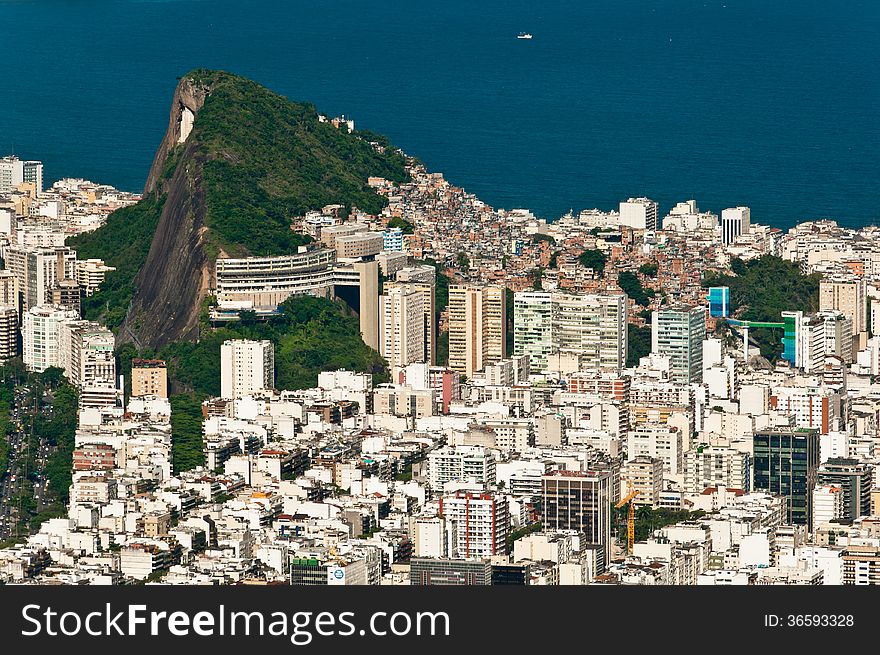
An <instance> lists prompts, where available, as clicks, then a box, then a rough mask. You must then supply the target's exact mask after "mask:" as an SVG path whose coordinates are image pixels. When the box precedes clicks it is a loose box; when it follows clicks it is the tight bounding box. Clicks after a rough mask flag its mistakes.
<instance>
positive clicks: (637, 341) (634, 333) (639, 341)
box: [626, 323, 651, 367]
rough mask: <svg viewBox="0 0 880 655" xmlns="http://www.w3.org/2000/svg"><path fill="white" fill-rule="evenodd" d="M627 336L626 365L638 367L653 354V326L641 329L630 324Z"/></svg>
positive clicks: (627, 328) (627, 327)
mask: <svg viewBox="0 0 880 655" xmlns="http://www.w3.org/2000/svg"><path fill="white" fill-rule="evenodd" d="M626 336H627V355H626V365H627V366H628V367H630V366H638V364H639V360H640V359H641V358H642V357H645V356H647V355H649V354H650V353H651V326H650V325H646V326H645V327H639V326H638V325H633V324H632V323H629V324H627V326H626Z"/></svg>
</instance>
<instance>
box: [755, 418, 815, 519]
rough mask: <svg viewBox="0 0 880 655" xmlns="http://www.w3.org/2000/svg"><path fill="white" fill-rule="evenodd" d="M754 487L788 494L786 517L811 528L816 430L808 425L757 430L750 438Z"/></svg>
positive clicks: (757, 489)
mask: <svg viewBox="0 0 880 655" xmlns="http://www.w3.org/2000/svg"><path fill="white" fill-rule="evenodd" d="M753 449H754V471H755V490H756V491H768V492H770V493H773V494H779V495H782V496H787V498H788V516H787V521H788V522H790V523H794V524H797V525H806V526H807V529H808V530H812V529H813V525H812V524H813V507H812V505H813V487H815V485H816V480H817V476H818V470H819V433H818V431H817V430H815V429H811V428H774V429H770V430H759V431H758V432H757V433H755V436H754V441H753Z"/></svg>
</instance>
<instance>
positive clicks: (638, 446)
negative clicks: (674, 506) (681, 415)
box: [626, 423, 685, 475]
mask: <svg viewBox="0 0 880 655" xmlns="http://www.w3.org/2000/svg"><path fill="white" fill-rule="evenodd" d="M684 447H685V440H684V436H683V435H682V433H681V430H679V429H678V428H675V427H672V426H669V425H665V424H661V423H644V424H642V425H639V426H637V427H636V428H634V429H631V430H630V431H629V433H628V434H627V435H626V452H627V457H628V458H629V459H635V458H637V457H642V456H647V457H656V458H658V459H660V460H662V461H663V473H664V474H666V475H678V474H679V473H683V472H684V470H683V469H684Z"/></svg>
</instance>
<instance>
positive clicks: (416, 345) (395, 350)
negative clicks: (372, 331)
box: [379, 286, 427, 368]
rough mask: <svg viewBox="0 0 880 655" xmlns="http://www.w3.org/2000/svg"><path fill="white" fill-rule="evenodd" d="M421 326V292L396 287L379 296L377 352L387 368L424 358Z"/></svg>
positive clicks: (422, 304) (406, 364) (424, 350)
mask: <svg viewBox="0 0 880 655" xmlns="http://www.w3.org/2000/svg"><path fill="white" fill-rule="evenodd" d="M425 328H426V321H425V308H424V296H423V295H422V293H421V291H419V290H418V289H415V288H408V287H407V286H399V287H396V288H392V289H388V290H387V291H386V293H385V294H383V295H381V296H379V352H380V353H381V355H382V357H384V358H385V360H386V361H387V362H388V366H389V367H392V368H393V367H395V366H399V367H404V366H408V365H409V364H413V363H416V362H424V361H425V356H426V351H427V347H426V339H425V337H426V335H425Z"/></svg>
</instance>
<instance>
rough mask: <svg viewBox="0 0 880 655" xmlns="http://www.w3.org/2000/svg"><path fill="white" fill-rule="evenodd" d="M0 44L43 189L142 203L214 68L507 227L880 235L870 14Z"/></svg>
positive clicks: (251, 27) (61, 31)
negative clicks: (576, 217) (486, 210)
mask: <svg viewBox="0 0 880 655" xmlns="http://www.w3.org/2000/svg"><path fill="white" fill-rule="evenodd" d="M0 28H2V34H3V45H4V51H5V57H4V65H3V66H0V153H6V152H9V151H10V150H12V149H13V148H14V150H15V152H16V153H17V154H19V156H21V157H27V158H39V159H42V160H43V161H44V162H45V165H46V177H47V179H57V178H59V177H62V176H83V177H89V178H91V179H94V180H96V181H101V182H107V183H110V184H114V185H116V186H118V187H120V188H124V189H127V190H139V189H140V188H141V187H142V185H143V183H144V180H145V178H146V174H147V171H148V168H149V165H150V162H151V160H152V156H153V153H154V151H155V148H156V146H157V144H158V142H159V140H160V138H161V136H162V134H163V133H164V130H165V127H166V124H167V112H168V106H169V100H170V97H171V93H172V91H173V89H174V85H175V84H176V77H177V76H179V75H182V74H183V73H185V72H186V71H188V70H189V69H192V68H195V67H210V68H221V69H226V70H230V71H233V72H236V73H240V74H243V75H246V76H249V77H252V78H254V79H256V80H258V81H260V82H262V83H264V84H266V85H267V86H269V87H271V88H273V89H275V90H276V91H279V92H281V93H283V94H285V95H288V96H290V97H291V98H294V99H298V100H308V101H311V102H313V103H315V104H316V105H317V106H318V108H319V109H320V110H322V111H323V112H325V113H329V114H332V115H336V114H340V113H345V114H346V115H349V116H351V117H353V118H354V119H355V120H356V122H357V125H358V127H364V128H368V129H371V130H374V131H377V132H382V133H385V134H387V135H388V136H389V137H391V139H392V140H393V141H394V142H395V143H396V144H397V145H399V146H400V147H402V148H403V149H405V150H406V151H407V152H409V153H411V154H413V155H416V156H418V157H419V158H421V159H422V160H423V161H424V162H425V163H426V164H427V165H428V167H429V168H430V169H432V170H438V171H442V172H443V173H444V174H445V175H446V176H447V178H448V179H449V180H451V181H452V182H453V183H455V184H459V185H462V186H464V187H465V188H466V189H468V190H469V191H472V192H474V193H476V194H477V195H478V196H480V197H481V198H482V199H484V200H486V201H487V202H489V203H491V204H493V205H495V206H497V207H505V208H512V207H528V208H530V209H532V210H533V211H535V212H536V213H537V214H538V215H541V216H546V217H548V218H553V217H557V216H559V215H560V214H562V213H564V212H565V211H567V210H568V209H569V208H573V209H575V210H576V211H577V210H579V209H583V208H589V207H600V208H606V209H610V208H614V207H616V204H617V202H618V201H620V200H621V199H625V198H626V197H628V196H632V195H647V196H650V197H652V198H655V199H657V200H658V201H660V203H661V211H663V212H665V211H666V210H668V209H669V207H670V206H671V205H672V204H674V203H675V202H678V201H681V200H686V199H689V198H696V199H697V201H698V202H699V205H700V207H701V209H710V210H714V211H720V210H721V209H722V208H723V207H727V206H732V205H738V204H746V205H749V206H751V207H752V220H753V221H757V222H763V223H770V224H773V225H777V226H780V227H787V226H790V225H791V224H793V223H794V222H796V221H798V220H805V219H809V218H817V217H832V218H836V219H838V220H839V221H840V222H841V223H843V224H846V225H861V224H866V223H872V222H875V221H877V219H878V218H880V216H878V215H880V209H878V207H880V203H878V202H877V198H878V196H880V193H878V192H880V160H878V156H877V153H878V152H880V123H878V121H877V107H878V105H880V103H878V101H880V91H878V84H877V78H876V71H878V70H880V3H877V2H875V1H874V0H853V1H851V2H846V3H831V2H827V1H825V0H773V2H766V0H706V1H705V2H704V1H703V0H559V1H550V0H548V1H546V2H537V1H527V0H480V1H479V2H475V1H474V0H444V1H443V2H422V1H421V0H372V1H369V2H368V1H366V0H333V1H332V2H331V1H329V0H310V1H308V2H302V1H299V0H288V1H284V0H0ZM520 31H528V32H531V33H532V34H533V35H534V38H533V39H532V40H518V39H516V35H517V33H519V32H520Z"/></svg>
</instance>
